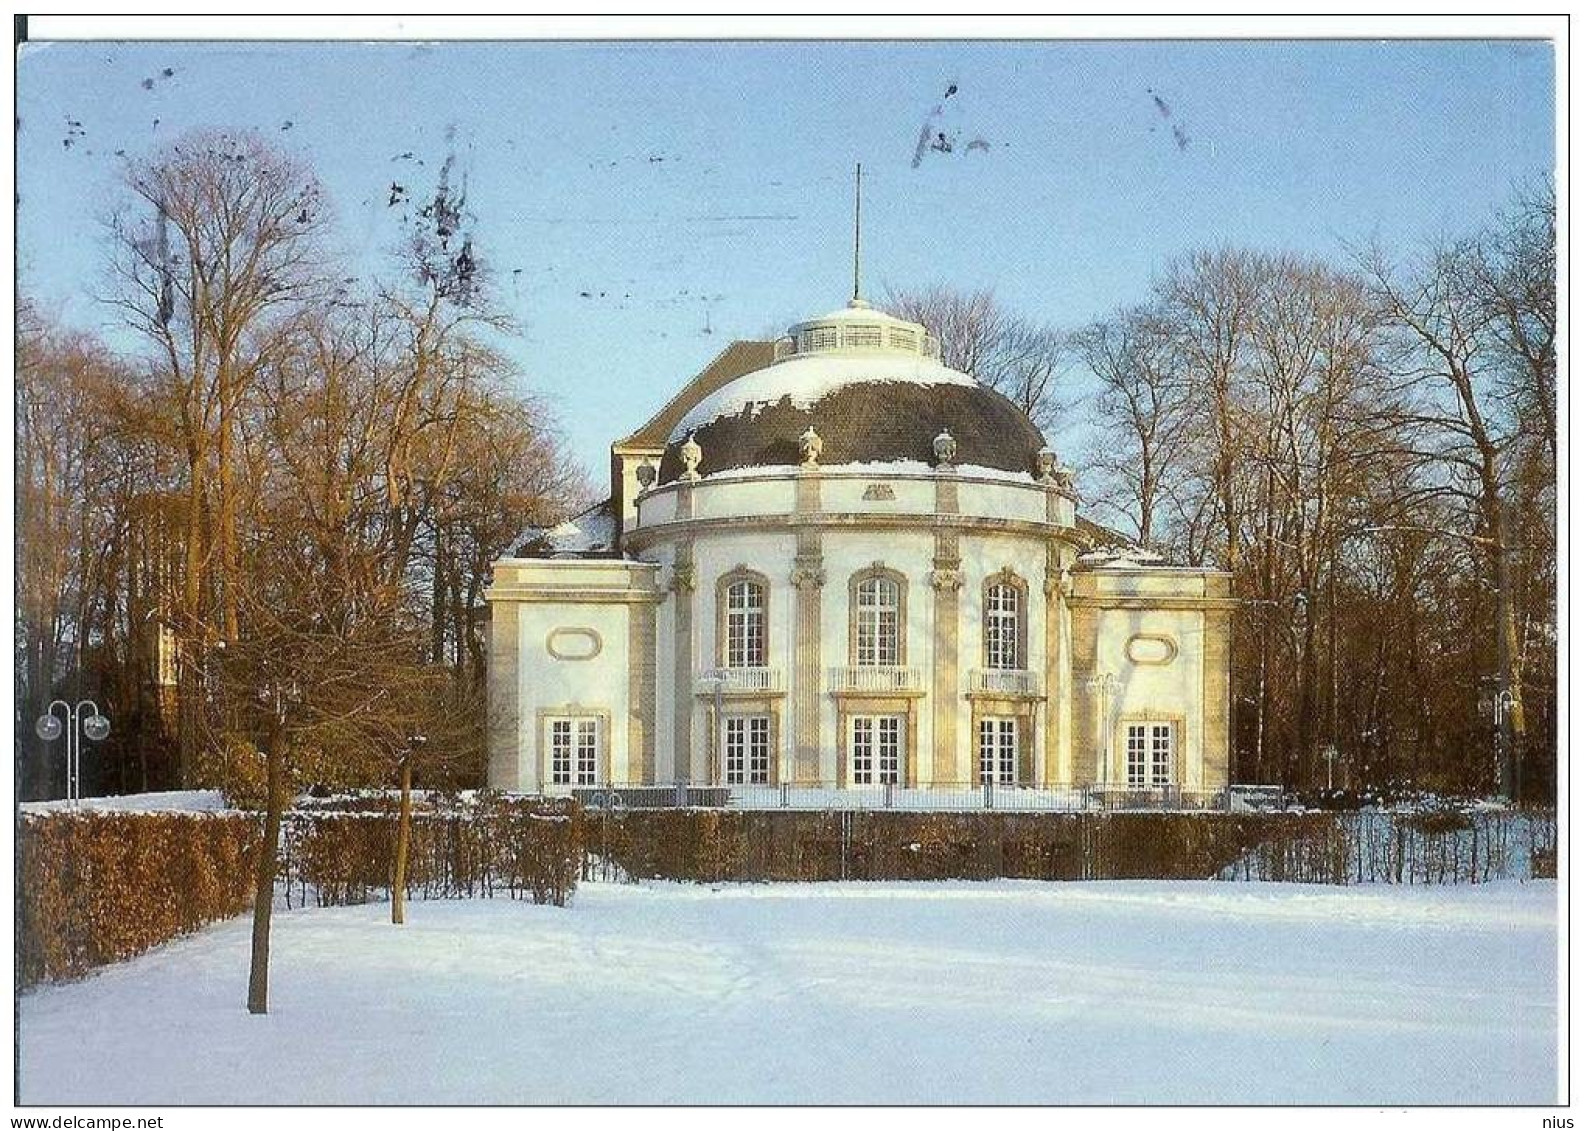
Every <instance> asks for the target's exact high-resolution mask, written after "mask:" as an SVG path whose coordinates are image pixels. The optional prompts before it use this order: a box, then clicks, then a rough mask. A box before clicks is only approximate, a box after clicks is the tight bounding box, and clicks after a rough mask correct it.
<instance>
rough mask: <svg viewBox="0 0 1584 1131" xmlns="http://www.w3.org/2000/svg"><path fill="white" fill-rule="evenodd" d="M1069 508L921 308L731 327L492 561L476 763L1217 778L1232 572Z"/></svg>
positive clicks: (1214, 783)
mask: <svg viewBox="0 0 1584 1131" xmlns="http://www.w3.org/2000/svg"><path fill="white" fill-rule="evenodd" d="M1077 503H1078V495H1077V493H1076V490H1075V487H1074V483H1073V474H1072V472H1071V471H1070V470H1069V469H1068V468H1066V467H1064V466H1062V465H1061V463H1060V462H1059V460H1058V459H1057V457H1056V455H1055V453H1054V452H1053V451H1052V450H1051V449H1050V448H1049V447H1048V446H1047V444H1046V441H1045V438H1044V437H1043V436H1042V435H1041V434H1040V432H1039V430H1038V429H1037V428H1035V427H1034V425H1033V424H1032V423H1031V422H1030V421H1029V419H1028V418H1027V416H1025V415H1024V414H1023V413H1022V412H1021V411H1020V410H1019V409H1018V408H1017V407H1016V406H1014V405H1013V404H1012V403H1011V402H1010V401H1008V400H1007V399H1006V398H1005V397H1003V396H1002V395H1001V394H999V393H997V392H994V391H992V390H990V389H988V388H985V387H984V386H982V385H980V384H979V383H978V382H976V381H975V380H974V379H973V378H972V377H970V376H968V375H967V374H964V373H960V372H957V371H955V370H952V369H950V368H947V367H946V366H944V365H942V364H941V363H940V361H939V348H938V345H937V343H936V342H935V340H934V339H933V338H932V337H931V335H930V334H929V333H928V332H927V331H926V329H925V328H924V327H923V326H920V325H918V324H915V323H910V322H906V321H903V320H900V319H897V318H893V317H891V316H889V315H887V314H884V313H882V312H880V311H878V310H875V309H872V308H871V307H869V306H868V305H867V304H866V303H863V302H862V301H861V300H856V299H855V300H854V301H853V302H852V303H850V304H848V306H847V307H846V308H844V309H842V310H839V311H836V312H834V313H832V314H830V315H827V316H825V317H822V318H816V319H812V320H809V321H807V322H802V323H799V324H797V325H795V326H793V327H792V328H791V330H790V331H789V332H788V336H787V337H785V338H783V339H781V340H780V341H777V342H736V343H733V345H732V346H730V347H729V348H728V349H727V350H725V351H724V352H723V353H722V354H721V355H720V356H719V357H717V358H716V359H715V361H714V362H713V363H712V364H711V365H710V367H709V368H707V369H706V370H705V371H704V372H703V373H701V374H699V375H698V376H697V377H696V378H694V380H693V381H691V382H690V383H688V385H687V386H686V387H685V388H683V389H682V391H681V392H680V393H679V394H678V395H677V396H676V397H675V398H673V399H672V401H671V402H670V403H669V404H668V405H667V406H666V407H665V408H664V409H663V410H662V411H661V412H660V413H658V414H657V415H656V416H655V417H654V418H653V419H651V420H650V421H649V422H648V423H646V424H645V425H644V426H643V427H642V428H640V429H639V430H638V431H637V432H634V433H633V434H631V435H630V436H627V437H625V438H623V439H622V440H619V441H617V442H616V443H615V444H613V445H612V448H611V497H610V498H609V499H608V500H606V501H605V502H604V503H602V504H600V505H599V506H598V507H595V508H593V509H591V510H590V511H588V512H586V513H585V514H584V515H581V516H579V517H578V518H576V519H574V520H573V521H572V522H570V523H567V524H564V525H563V526H561V527H557V528H555V529H553V530H550V531H545V532H540V533H538V534H537V535H536V536H534V537H533V538H531V539H530V540H529V541H527V542H526V543H525V544H524V545H523V546H521V547H519V549H518V551H517V554H516V555H515V556H512V557H508V558H502V559H501V560H499V561H497V562H496V563H495V566H494V572H493V578H492V584H491V585H490V587H489V590H488V592H487V598H488V601H489V609H490V651H489V668H490V674H489V690H490V728H491V734H490V765H489V783H490V785H491V786H493V787H496V788H501V789H507V790H516V791H525V792H539V791H544V792H566V791H571V790H574V789H578V788H586V787H592V786H605V785H608V784H613V785H622V786H628V785H630V786H638V785H669V784H672V783H690V784H692V785H712V786H721V787H731V788H743V789H748V788H750V787H753V786H780V785H783V784H786V785H792V786H810V787H813V786H819V787H824V788H828V789H857V788H865V787H874V786H890V787H893V788H909V789H932V788H933V789H946V788H959V789H960V788H963V787H975V788H977V787H979V786H981V785H984V784H987V783H989V784H994V785H995V786H998V787H1002V786H1004V787H1007V788H1012V789H1018V788H1027V787H1033V788H1038V787H1044V788H1054V789H1077V788H1087V789H1089V790H1091V791H1093V790H1095V789H1099V790H1102V791H1103V790H1111V789H1114V790H1118V791H1127V792H1140V791H1144V792H1154V793H1161V794H1166V795H1172V794H1182V795H1189V794H1201V793H1208V792H1211V791H1215V790H1218V789H1220V788H1222V787H1224V786H1225V785H1226V784H1227V781H1228V773H1227V752H1228V706H1229V704H1228V694H1229V681H1228V659H1229V634H1230V622H1231V611H1232V608H1233V606H1234V602H1233V600H1232V597H1231V594H1230V590H1229V579H1228V577H1227V575H1225V574H1223V573H1220V572H1216V571H1212V570H1204V569H1190V568H1180V567H1172V566H1167V565H1163V564H1160V563H1158V562H1157V561H1154V560H1152V559H1151V558H1150V556H1149V555H1146V554H1141V553H1139V552H1136V551H1130V550H1128V549H1127V548H1126V547H1118V546H1117V545H1116V544H1115V543H1116V542H1117V539H1116V537H1115V536H1114V535H1112V534H1111V532H1109V531H1106V530H1104V529H1103V528H1101V527H1098V526H1096V525H1094V524H1093V523H1089V522H1087V521H1085V520H1084V519H1081V518H1080V517H1078V515H1077V513H1076V505H1077Z"/></svg>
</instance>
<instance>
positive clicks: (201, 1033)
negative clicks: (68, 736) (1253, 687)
mask: <svg viewBox="0 0 1584 1131" xmlns="http://www.w3.org/2000/svg"><path fill="white" fill-rule="evenodd" d="M1556 894H1557V892H1556V885H1555V884H1554V883H1530V884H1523V885H1519V884H1499V885H1488V886H1483V887H1461V888H1450V887H1449V888H1386V887H1360V888H1319V887H1301V886H1289V885H1278V884H1213V883H1155V882H1148V883H1091V884H1076V883H1074V884H1039V883H1026V882H1014V881H1000V882H995V883H987V884H971V883H947V884H824V885H802V884H798V885H764V886H744V887H726V888H723V889H721V890H719V891H714V890H711V889H710V888H708V887H691V886H682V885H673V884H652V885H646V886H643V887H633V886H615V885H599V884H596V885H586V886H584V887H583V888H581V889H580V890H579V892H578V894H577V897H576V899H575V900H574V902H573V905H572V906H571V907H570V908H566V909H557V908H553V907H535V906H532V905H529V904H523V903H513V902H508V901H505V900H478V901H473V902H437V903H416V904H412V905H410V912H409V924H408V926H407V927H405V928H393V927H391V926H390V925H389V924H388V923H387V922H385V919H386V917H387V916H388V908H387V907H386V906H384V905H373V906H366V907H352V908H338V909H331V910H309V911H296V912H289V913H282V914H280V915H279V916H278V918H277V920H276V933H275V943H274V953H275V968H274V970H275V973H274V983H273V996H272V1006H273V1012H272V1013H271V1014H270V1015H269V1016H268V1017H250V1016H248V1014H247V1013H246V1012H245V1011H244V1010H243V1009H242V998H243V993H244V987H245V983H246V977H247V967H246V963H247V958H246V954H247V924H246V922H245V921H244V920H235V921H232V922H229V923H226V924H222V925H220V926H217V927H213V928H211V929H209V930H207V931H204V932H203V933H201V934H199V935H196V936H194V937H191V938H188V939H185V940H180V941H178V942H176V943H173V944H171V945H168V946H166V947H163V948H161V949H159V950H157V951H155V952H153V953H151V954H148V955H145V956H143V957H142V958H140V959H138V960H136V961H134V962H131V963H128V964H125V965H122V966H119V967H115V968H113V969H108V970H105V971H103V972H101V973H100V974H98V975H96V976H94V977H91V978H89V979H87V980H86V981H84V982H81V983H78V984H75V985H67V986H54V987H47V988H44V989H41V990H38V991H35V992H32V993H29V994H27V995H25V996H24V997H23V999H22V1008H21V1041H22V1048H21V1094H22V1100H23V1102H24V1103H68V1102H69V1103H77V1104H83V1103H106V1104H108V1103H118V1104H135V1103H152V1102H166V1103H270V1102H280V1101H287V1102H308V1103H383V1102H396V1103H421V1102H428V1103H435V1102H446V1103H513V1102H516V1103H546V1102H580V1101H581V1102H594V1103H599V1102H661V1103H663V1102H680V1101H688V1102H702V1103H711V1102H771V1103H778V1102H805V1103H831V1102H887V1101H891V1102H932V1103H956V1102H990V1103H994V1102H1003V1103H1005V1102H1032V1103H1116V1102H1139V1103H1168V1102H1172V1103H1231V1102H1245V1103H1293V1102H1305V1103H1370V1104H1387V1105H1390V1104H1404V1103H1460V1104H1462V1103H1513V1102H1522V1103H1525V1104H1545V1103H1550V1102H1552V1101H1553V1100H1554V1099H1555V1092H1556V1067H1555V1065H1556V1054H1555V1039H1556V1037H1555V1027H1556V961H1555V933H1554V932H1555V924H1556V902H1555V901H1556Z"/></svg>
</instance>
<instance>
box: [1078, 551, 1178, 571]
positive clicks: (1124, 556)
mask: <svg viewBox="0 0 1584 1131" xmlns="http://www.w3.org/2000/svg"><path fill="white" fill-rule="evenodd" d="M1078 561H1079V562H1080V563H1081V564H1083V565H1086V566H1093V567H1095V568H1097V569H1129V568H1132V567H1134V566H1141V565H1165V564H1166V559H1165V558H1164V557H1162V556H1161V555H1160V554H1157V553H1156V552H1155V551H1154V550H1146V549H1145V548H1144V547H1143V546H1099V547H1096V548H1095V549H1093V550H1089V551H1087V552H1086V553H1082V554H1079V555H1078Z"/></svg>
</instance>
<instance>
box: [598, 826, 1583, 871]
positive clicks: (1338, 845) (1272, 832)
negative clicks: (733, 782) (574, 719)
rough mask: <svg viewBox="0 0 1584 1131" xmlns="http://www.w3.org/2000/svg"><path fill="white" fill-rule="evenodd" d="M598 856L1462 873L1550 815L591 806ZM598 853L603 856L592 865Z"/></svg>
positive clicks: (673, 864)
mask: <svg viewBox="0 0 1584 1131" xmlns="http://www.w3.org/2000/svg"><path fill="white" fill-rule="evenodd" d="M585 824H586V826H587V829H588V839H589V853H590V855H591V857H592V859H593V860H594V861H599V862H605V863H608V864H609V865H612V866H614V867H615V868H619V869H620V871H621V872H622V873H623V874H625V875H627V876H630V877H633V878H644V879H647V878H664V879H676V880H693V881H703V882H717V881H730V880H745V881H775V880H840V879H854V880H944V879H993V878H1001V877H1005V878H1009V879H1037V880H1126V879H1155V880H1181V879H1209V878H1214V877H1224V878H1227V879H1263V880H1285V881H1289V882H1299V883H1331V884H1346V883H1362V882H1387V883H1457V882H1484V881H1487V880H1491V879H1496V878H1501V877H1506V876H1513V875H1517V876H1527V875H1530V874H1533V871H1534V869H1533V868H1532V866H1531V864H1530V860H1531V859H1533V858H1537V857H1543V854H1544V852H1545V851H1546V847H1547V845H1554V843H1555V838H1556V830H1555V818H1554V815H1550V814H1535V813H1514V812H1489V813H1478V814H1463V813H1458V814H1455V815H1450V816H1448V815H1444V814H1436V815H1434V816H1429V815H1425V814H1404V815H1397V814H1389V813H1362V814H1360V813H1348V814H1342V813H984V812H977V813H918V812H906V811H887V810H854V811H848V812H814V811H808V812H800V811H789V810H779V811H777V810H758V811H753V810H719V809H672V810H629V811H625V812H617V813H612V814H590V815H589V816H588V817H587V818H586V819H585ZM591 866H595V865H593V864H591Z"/></svg>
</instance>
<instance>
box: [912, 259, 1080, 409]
mask: <svg viewBox="0 0 1584 1131" xmlns="http://www.w3.org/2000/svg"><path fill="white" fill-rule="evenodd" d="M886 305H887V307H888V308H889V309H890V310H892V311H893V312H894V313H895V314H896V315H897V316H898V317H900V318H906V319H908V320H910V321H913V322H919V323H922V324H923V325H924V326H925V327H926V328H927V329H928V330H929V331H930V332H931V333H932V334H934V335H935V336H936V338H938V339H939V340H940V343H941V361H942V363H943V364H945V365H947V366H950V367H951V368H953V369H958V370H961V371H962V372H964V373H969V374H972V375H973V376H974V377H977V378H978V379H979V381H980V382H981V383H983V384H985V385H987V386H989V387H990V388H992V389H994V390H996V391H997V392H999V393H1001V394H1002V395H1004V396H1005V397H1007V399H1009V400H1010V401H1012V403H1013V404H1015V405H1017V406H1018V407H1019V408H1020V409H1022V410H1023V412H1024V413H1025V414H1026V415H1027V416H1028V418H1029V419H1030V420H1032V421H1033V422H1034V424H1035V425H1036V426H1037V427H1040V428H1048V427H1050V426H1051V425H1052V424H1054V423H1055V421H1056V418H1057V416H1058V414H1059V412H1060V410H1061V408H1062V407H1063V405H1062V401H1061V396H1060V394H1061V391H1062V387H1063V385H1064V383H1065V382H1064V375H1065V369H1066V366H1067V363H1068V361H1069V360H1070V357H1069V351H1068V349H1067V341H1066V337H1065V335H1063V334H1061V333H1059V332H1058V331H1056V330H1055V329H1053V328H1052V327H1049V326H1046V325H1042V324H1040V323H1038V322H1035V321H1032V320H1030V319H1027V318H1023V317H1020V316H1018V315H1015V314H1013V313H1011V312H1010V311H1008V310H1006V309H1005V308H1004V307H1003V306H1002V305H1001V303H1000V302H999V300H997V299H996V297H995V293H994V292H993V291H989V290H978V291H968V292H962V291H954V290H952V289H950V288H949V287H943V286H933V287H928V288H925V289H923V290H918V291H888V292H887V295H886Z"/></svg>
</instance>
